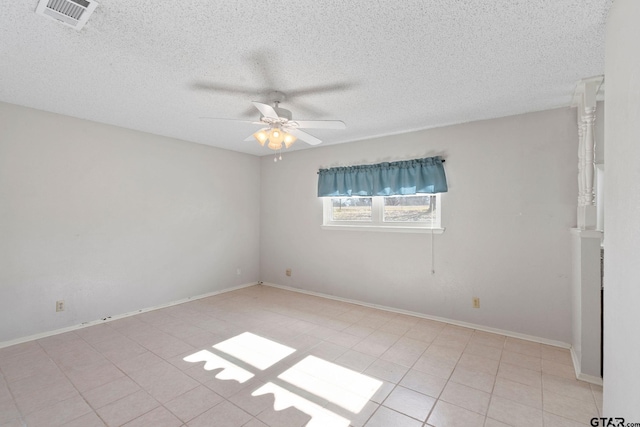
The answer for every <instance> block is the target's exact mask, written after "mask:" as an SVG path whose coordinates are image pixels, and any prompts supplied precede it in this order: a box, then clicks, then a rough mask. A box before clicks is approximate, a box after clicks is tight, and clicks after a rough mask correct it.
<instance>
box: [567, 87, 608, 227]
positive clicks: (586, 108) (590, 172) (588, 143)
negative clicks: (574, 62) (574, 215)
mask: <svg viewBox="0 0 640 427" xmlns="http://www.w3.org/2000/svg"><path fill="white" fill-rule="evenodd" d="M603 80H604V77H603V76H597V77H591V78H588V79H583V80H581V81H580V82H578V85H577V86H576V90H575V93H574V95H573V102H572V103H571V106H572V107H576V108H577V121H578V123H577V124H578V228H579V229H581V230H592V229H595V228H596V222H597V218H596V217H597V213H596V206H595V192H594V175H595V151H596V150H595V148H596V137H595V129H594V124H595V121H596V96H597V94H598V91H599V90H600V86H601V85H602V82H603Z"/></svg>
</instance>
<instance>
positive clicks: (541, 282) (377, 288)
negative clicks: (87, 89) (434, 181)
mask: <svg viewBox="0 0 640 427" xmlns="http://www.w3.org/2000/svg"><path fill="white" fill-rule="evenodd" d="M577 141H578V136H577V130H576V116H575V110H571V109H568V108H567V109H561V110H552V111H545V112H539V113H532V114H525V115H520V116H514V117H507V118H502V119H496V120H487V121H481V122H474V123H468V124H463V125H457V126H451V127H446V128H440V129H432V130H427V131H421V132H414V133H407V134H403V135H397V136H389V137H383V138H377V139H372V140H366V141H360V142H356V143H350V144H341V145H333V146H325V147H319V148H317V149H313V150H304V151H296V152H291V153H288V152H285V153H284V154H283V160H282V161H281V162H277V163H274V162H273V157H271V156H266V157H263V158H262V168H261V186H262V187H261V190H262V191H261V197H262V201H261V207H262V216H261V227H260V235H261V238H260V241H261V251H260V253H261V257H260V272H261V280H263V281H265V282H272V283H276V284H280V285H285V286H291V287H295V288H301V289H305V290H309V291H314V292H320V293H324V294H329V295H334V296H339V297H343V298H351V299H355V300H359V301H364V302H368V303H373V304H380V305H385V306H391V307H394V308H399V309H403V310H410V311H414V312H419V313H424V314H429V315H434V316H440V317H445V318H449V319H455V320H459V321H464V322H472V323H476V324H481V325H485V326H488V327H493V328H500V329H505V330H509V331H513V332H518V333H522V334H528V335H533V336H537V337H542V338H547V339H551V340H557V341H562V342H564V343H569V342H570V340H571V283H570V281H571V238H570V233H569V229H570V228H571V227H573V226H575V205H576V195H577V184H576V182H577V178H576V174H577V157H576V156H577V154H576V153H577V151H576V150H577ZM302 143H303V142H297V144H302ZM432 155H444V157H445V158H446V164H445V169H446V172H447V177H448V181H449V186H450V187H449V193H446V194H444V195H443V197H442V202H443V205H444V206H443V209H442V221H443V225H444V226H445V227H446V228H447V230H446V231H445V233H444V234H442V235H439V236H435V237H434V238H435V242H434V243H435V265H434V269H435V271H436V273H435V275H431V273H430V270H431V265H430V259H431V252H430V236H429V235H425V234H400V233H380V232H351V231H328V230H322V229H321V228H320V225H321V223H322V200H321V199H319V198H317V197H316V187H317V175H316V172H317V170H318V169H319V168H321V167H332V166H338V165H352V164H369V163H376V162H381V161H389V160H404V159H411V158H417V157H425V156H432ZM286 268H292V270H293V274H292V276H291V277H286V276H285V269H286ZM473 296H478V297H480V299H481V308H480V309H473V308H472V307H471V301H472V297H473Z"/></svg>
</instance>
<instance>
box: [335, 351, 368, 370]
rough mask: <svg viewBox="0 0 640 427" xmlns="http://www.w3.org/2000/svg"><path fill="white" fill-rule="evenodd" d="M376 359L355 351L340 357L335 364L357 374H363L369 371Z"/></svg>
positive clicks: (347, 352)
mask: <svg viewBox="0 0 640 427" xmlns="http://www.w3.org/2000/svg"><path fill="white" fill-rule="evenodd" d="M375 360H376V358H375V357H373V356H370V355H368V354H365V353H360V352H359V351H355V350H348V351H346V352H345V353H344V354H342V355H341V356H340V357H338V358H337V359H336V360H335V361H334V363H336V364H338V365H340V366H344V367H345V368H349V369H353V370H354V371H357V372H362V371H364V370H365V369H367V368H368V367H369V366H370V365H371V364H372V363H373V362H375Z"/></svg>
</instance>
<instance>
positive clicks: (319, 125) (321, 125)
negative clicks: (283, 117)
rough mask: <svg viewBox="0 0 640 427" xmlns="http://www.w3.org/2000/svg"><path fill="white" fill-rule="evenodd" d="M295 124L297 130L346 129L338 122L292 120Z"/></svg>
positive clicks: (342, 123)
mask: <svg viewBox="0 0 640 427" xmlns="http://www.w3.org/2000/svg"><path fill="white" fill-rule="evenodd" d="M290 123H292V124H294V126H295V124H296V123H297V125H298V129H305V128H306V129H346V128H347V126H346V125H345V124H344V122H341V121H340V120H292V121H291V122H290Z"/></svg>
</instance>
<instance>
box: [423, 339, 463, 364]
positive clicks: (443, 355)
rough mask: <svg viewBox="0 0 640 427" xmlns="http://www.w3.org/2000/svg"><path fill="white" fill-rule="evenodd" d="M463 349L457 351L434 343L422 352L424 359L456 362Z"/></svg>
mask: <svg viewBox="0 0 640 427" xmlns="http://www.w3.org/2000/svg"><path fill="white" fill-rule="evenodd" d="M462 351H463V349H458V348H454V347H450V346H446V345H439V344H438V343H437V342H436V341H434V342H433V343H432V344H431V345H430V346H429V348H427V349H426V350H425V352H424V355H423V356H424V357H434V358H437V359H441V360H446V361H448V362H457V361H458V359H459V358H460V356H461V355H462Z"/></svg>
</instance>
